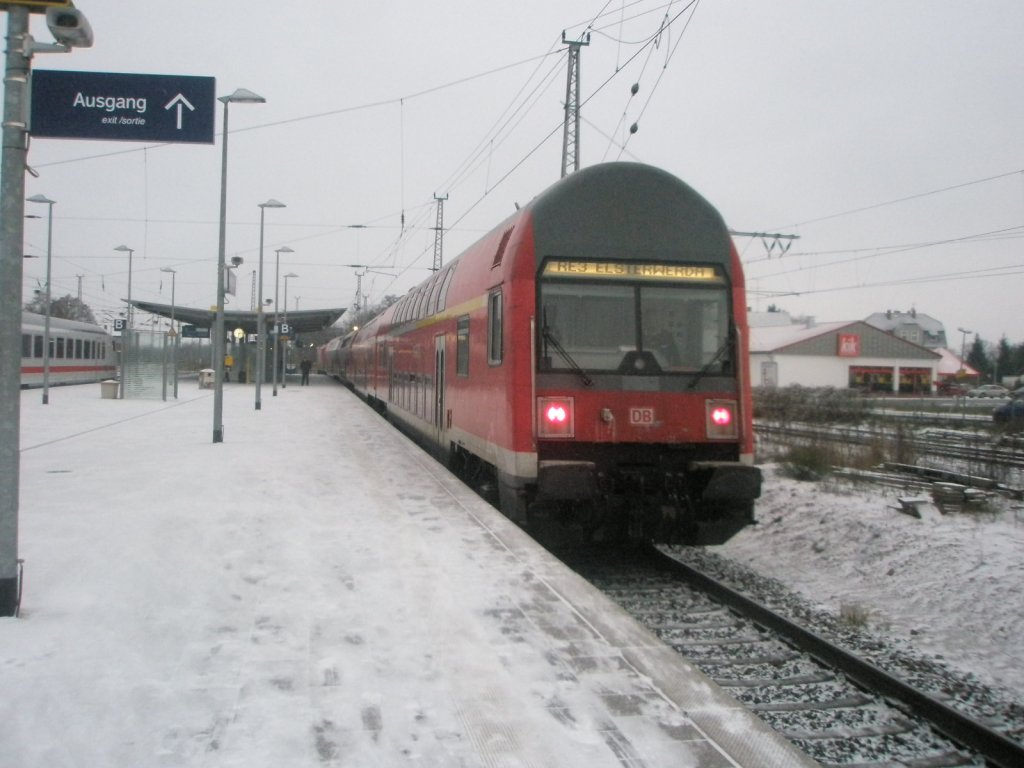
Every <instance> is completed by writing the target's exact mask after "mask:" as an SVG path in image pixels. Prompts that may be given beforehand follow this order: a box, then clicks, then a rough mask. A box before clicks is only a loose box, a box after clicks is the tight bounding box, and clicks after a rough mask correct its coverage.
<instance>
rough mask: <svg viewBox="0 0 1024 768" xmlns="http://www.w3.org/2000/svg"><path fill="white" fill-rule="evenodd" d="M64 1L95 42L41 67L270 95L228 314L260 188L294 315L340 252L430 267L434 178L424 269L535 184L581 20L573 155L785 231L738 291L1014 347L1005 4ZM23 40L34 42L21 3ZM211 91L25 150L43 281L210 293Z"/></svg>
mask: <svg viewBox="0 0 1024 768" xmlns="http://www.w3.org/2000/svg"><path fill="white" fill-rule="evenodd" d="M77 6H78V8H79V9H81V10H82V11H84V13H85V14H86V15H87V17H88V18H89V21H90V22H91V24H92V27H93V30H94V32H95V38H96V42H95V46H94V47H93V48H91V49H88V50H82V49H80V50H76V51H74V52H73V53H71V54H68V55H62V54H39V55H37V56H36V58H35V59H34V62H33V66H34V68H35V69H73V70H84V71H93V72H125V73H145V74H177V75H200V76H210V77H215V78H216V79H217V86H216V92H217V94H218V95H224V94H228V93H231V92H232V91H234V90H235V89H236V88H239V87H244V88H248V89H250V90H252V91H255V92H256V93H258V94H260V95H262V96H263V97H265V98H266V103H265V104H261V105H247V104H236V105H232V106H231V108H230V109H231V114H230V129H231V133H230V138H229V155H230V157H229V170H228V216H227V219H228V228H227V253H228V256H229V257H230V256H235V255H237V256H241V257H242V258H243V259H245V262H244V264H243V266H242V267H241V269H240V273H241V274H240V278H241V279H240V280H239V294H240V295H238V296H236V297H233V298H231V300H230V301H231V304H230V308H243V309H248V308H250V303H251V293H252V286H253V279H252V272H253V270H255V269H257V265H258V260H259V259H258V256H259V219H260V216H259V211H260V209H259V208H258V204H259V203H261V202H265V201H267V200H268V199H270V198H273V199H276V200H279V201H281V202H283V203H285V204H286V205H287V208H285V209H280V210H274V209H268V210H267V211H266V223H265V246H264V259H265V262H264V270H265V273H266V278H265V288H264V291H265V295H266V296H271V297H272V296H273V293H274V258H275V253H274V251H275V249H278V248H281V247H283V246H288V247H290V248H293V249H294V253H283V254H281V260H282V264H281V274H282V275H284V274H286V273H288V272H294V273H297V274H298V275H299V277H298V278H294V279H292V280H291V281H290V282H289V287H288V291H289V305H290V307H292V308H294V307H295V305H296V301H298V305H299V308H301V309H313V308H324V307H342V306H350V305H352V303H353V301H354V299H355V292H356V272H357V269H355V268H352V267H348V266H344V265H347V264H364V265H368V266H369V267H371V271H369V272H368V274H367V275H366V277H365V278H364V279H363V292H364V293H365V294H367V295H368V299H369V301H370V302H371V303H372V302H376V301H379V300H380V299H381V298H382V297H383V296H385V295H387V294H394V295H400V294H403V293H404V292H405V291H407V290H408V289H409V288H411V287H412V286H413V285H415V284H416V283H417V282H419V281H420V280H422V279H424V278H425V277H427V276H428V274H429V273H428V271H427V270H428V269H429V267H430V265H431V262H432V259H433V248H434V232H433V229H432V228H433V226H434V223H435V215H436V211H435V205H434V195H435V194H439V195H444V194H447V195H448V196H449V198H448V201H447V202H446V204H445V227H446V230H447V231H446V234H445V242H444V247H445V257H446V260H447V259H450V258H453V257H454V256H455V255H457V254H458V253H459V252H460V251H461V250H462V249H463V248H465V247H466V246H468V245H469V244H471V243H472V242H473V241H474V240H476V239H477V238H478V237H479V236H480V235H482V234H483V233H485V232H487V231H488V230H490V229H491V228H493V227H494V226H496V225H497V224H498V223H499V222H500V221H501V220H502V219H503V218H504V217H505V216H507V215H508V214H509V213H511V212H512V211H513V210H514V206H515V203H516V202H519V203H523V202H525V201H527V200H529V199H530V198H532V197H533V196H535V195H536V194H537V193H539V192H540V191H542V190H543V189H544V188H546V187H547V186H548V185H549V184H551V183H553V182H554V181H556V180H557V179H558V177H559V174H560V169H561V139H562V133H561V121H562V115H563V112H562V108H563V101H564V94H565V73H566V56H565V46H564V45H562V43H561V39H562V31H563V30H565V31H566V34H567V35H568V36H569V37H570V38H571V39H578V38H579V36H580V35H582V34H584V33H585V32H586V30H587V29H588V26H589V28H590V30H591V37H590V45H589V46H587V47H585V48H583V50H582V54H581V62H582V67H581V68H582V94H583V96H582V100H583V101H584V105H583V111H582V116H583V123H582V127H581V144H582V148H581V152H580V154H581V160H582V163H583V165H591V164H594V163H598V162H601V161H606V160H615V159H623V160H638V161H642V162H646V163H651V164H653V165H657V166H660V167H662V168H665V169H666V170H668V171H670V172H672V173H674V174H676V175H677V176H679V177H680V178H682V179H683V180H684V181H686V182H688V183H689V184H691V185H692V186H693V187H694V188H696V189H697V190H698V191H699V192H701V193H702V194H703V195H704V196H705V197H707V198H708V199H709V200H710V201H711V202H712V203H713V204H714V205H715V206H717V207H718V209H719V210H720V211H721V212H722V214H723V216H724V217H725V220H726V222H727V223H728V225H729V226H730V227H731V228H733V229H734V230H737V231H743V232H771V233H782V234H789V235H799V238H800V239H799V240H796V241H792V244H791V248H790V249H789V251H788V252H787V253H786V254H785V255H782V254H781V249H780V247H779V245H775V246H774V247H772V248H769V247H768V246H770V245H771V242H770V241H762V240H761V239H757V238H748V237H738V238H737V244H738V246H739V248H740V250H741V252H742V254H743V260H744V262H745V263H746V264H747V275H748V286H749V288H750V300H749V303H750V305H751V306H752V307H753V308H754V309H762V310H763V309H767V308H768V307H769V305H772V304H774V305H776V306H777V307H779V308H782V309H785V310H788V311H790V312H791V313H793V314H810V315H814V316H815V317H817V319H818V320H820V321H832V320H855V319H863V318H865V317H867V316H868V315H870V314H871V313H873V312H876V311H884V310H886V309H896V310H903V311H909V310H911V309H916V310H917V311H918V312H922V313H925V314H928V315H931V316H933V317H935V318H937V319H938V320H940V321H941V322H943V323H944V324H945V326H946V329H947V332H949V334H950V344H951V345H953V346H957V345H958V344H959V342H960V340H961V335H960V333H958V332H957V330H956V329H957V328H965V329H968V330H970V331H972V332H974V333H979V334H981V336H982V338H984V339H986V340H989V341H997V340H998V339H999V338H1000V337H1001V336H1003V335H1006V336H1007V337H1008V339H1009V340H1010V341H1011V342H1013V343H1020V342H1024V313H1022V312H1021V309H1020V304H1021V296H1022V295H1024V291H1022V288H1024V257H1022V254H1021V238H1022V235H1024V156H1022V155H1024V153H1022V151H1021V147H1022V138H1024V100H1022V99H1021V98H1020V83H1021V82H1024V54H1022V53H1021V39H1022V37H1024V4H1022V3H1020V1H1019V0H984V1H981V0H976V1H973V2H972V1H967V2H960V3H937V2H927V1H926V0H900V1H899V2H895V3H894V2H891V1H890V0H867V1H866V2H859V3H852V2H845V3H840V2H821V0H774V1H773V2H770V3H768V2H764V1H763V0H703V1H702V2H699V3H687V2H673V3H663V2H658V1H657V0H637V1H636V2H628V1H623V0H616V1H615V2H611V1H609V2H603V0H562V2H558V3H552V2H550V0H522V1H521V2H518V3H514V4H513V3H503V4H497V3H489V2H488V3H485V2H480V1H479V0H449V1H448V2H444V3H425V2H422V1H417V0H399V1H397V2H387V1H385V0H381V1H380V2H372V3H370V2H340V1H335V2H326V1H320V0H313V1H312V2H307V3H283V2H267V1H266V0H246V2H242V1H241V0H218V2H216V3H209V2H199V1H198V0H175V1H174V2H171V0H148V1H147V2H146V3H144V4H138V3H131V4H127V5H125V4H123V3H118V2H113V0H78V2H77ZM668 22H671V24H669V25H668V26H667V28H666V29H664V30H663V31H662V32H661V34H660V35H658V31H659V27H661V26H662V25H663V24H668ZM32 31H33V33H34V34H35V36H36V37H37V38H38V39H40V40H49V39H50V36H49V33H48V32H47V30H46V27H45V24H44V23H43V22H42V19H41V17H38V16H36V17H34V18H33V24H32ZM652 40H653V42H652ZM634 83H636V84H638V86H639V88H638V91H637V93H636V95H635V96H631V94H630V91H631V86H633V84H634ZM219 107H220V105H219V104H218V112H217V118H216V133H217V138H216V143H215V144H213V145H187V144H173V145H155V144H143V143H129V142H105V141H89V142H86V141H68V140H56V139H43V138H39V139H36V140H35V141H34V142H33V143H32V146H31V149H30V152H29V163H30V165H32V166H33V167H34V168H35V169H36V170H37V171H38V173H39V178H31V177H30V178H28V181H27V188H26V194H27V195H32V194H44V195H46V196H48V197H50V198H52V199H54V200H56V201H57V204H56V205H55V207H54V241H53V256H54V258H53V292H54V295H56V296H62V295H64V294H66V293H71V294H76V293H77V291H78V284H79V277H78V276H81V290H82V297H83V299H84V300H85V301H86V303H88V304H89V305H90V306H91V307H93V309H94V310H95V311H96V313H97V316H98V317H101V318H102V317H103V316H104V313H109V312H112V311H117V309H118V306H119V302H120V301H121V299H123V298H124V297H125V296H126V295H127V274H128V268H127V259H126V258H125V254H123V253H119V252H116V251H114V250H113V249H114V247H115V246H118V245H121V244H125V245H127V246H129V247H131V248H133V249H135V255H134V259H133V283H132V297H133V298H136V299H146V300H152V301H164V302H168V303H169V302H170V281H169V275H167V274H162V273H161V272H160V269H161V268H164V267H169V268H173V269H175V270H177V278H176V279H177V286H176V300H177V302H178V303H179V304H183V305H188V306H193V307H209V306H210V305H211V304H213V303H214V302H215V295H214V294H215V287H216V254H217V217H218V202H219V181H220V149H221V136H220V133H221V122H220V119H221V118H220V111H219ZM634 122H636V123H637V127H638V129H637V131H636V133H635V134H630V133H629V126H630V125H631V124H633V123H634ZM627 137H628V142H627V141H626V140H627ZM624 143H625V146H623V145H624ZM26 208H27V210H26V212H27V213H34V214H37V215H40V214H41V215H44V216H45V213H46V208H45V206H39V205H32V204H27V205H26ZM403 212H404V228H403ZM45 227H46V225H45V219H40V220H30V221H28V222H26V229H25V251H26V253H29V254H40V255H43V256H45V251H46V228H45ZM44 275H45V259H30V260H26V262H25V281H24V291H25V296H26V298H30V297H31V295H32V291H33V290H34V289H35V288H36V287H38V285H39V284H41V283H42V281H43V279H44ZM281 290H282V292H283V286H282V288H281ZM281 298H282V300H283V296H282V297H281Z"/></svg>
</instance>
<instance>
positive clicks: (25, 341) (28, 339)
mask: <svg viewBox="0 0 1024 768" xmlns="http://www.w3.org/2000/svg"><path fill="white" fill-rule="evenodd" d="M21 356H22V357H32V334H30V333H23V334H21Z"/></svg>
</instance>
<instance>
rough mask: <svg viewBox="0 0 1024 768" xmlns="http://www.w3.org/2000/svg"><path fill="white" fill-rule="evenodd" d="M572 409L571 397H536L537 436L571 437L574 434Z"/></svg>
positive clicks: (574, 419)
mask: <svg viewBox="0 0 1024 768" xmlns="http://www.w3.org/2000/svg"><path fill="white" fill-rule="evenodd" d="M574 410H575V408H574V403H573V398H571V397H538V398H537V436H538V437H573V436H574V435H575V434H576V418H575V413H574Z"/></svg>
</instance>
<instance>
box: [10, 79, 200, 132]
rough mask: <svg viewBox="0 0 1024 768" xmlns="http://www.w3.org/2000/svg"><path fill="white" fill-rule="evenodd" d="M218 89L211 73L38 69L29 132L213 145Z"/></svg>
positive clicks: (33, 91) (34, 80)
mask: <svg viewBox="0 0 1024 768" xmlns="http://www.w3.org/2000/svg"><path fill="white" fill-rule="evenodd" d="M215 89H216V80H215V78H212V77H193V76H189V75H138V74H124V73H113V72H72V71H57V70H45V69H43V70H36V71H35V72H33V73H32V97H31V98H32V113H31V114H32V116H31V122H30V124H29V133H31V134H32V135H33V136H34V137H37V138H51V139H106V140H109V141H155V142H167V143H186V144H188V143H191V144H212V143H213V124H214V114H215V110H214V106H215V104H214V102H215V101H216V97H215Z"/></svg>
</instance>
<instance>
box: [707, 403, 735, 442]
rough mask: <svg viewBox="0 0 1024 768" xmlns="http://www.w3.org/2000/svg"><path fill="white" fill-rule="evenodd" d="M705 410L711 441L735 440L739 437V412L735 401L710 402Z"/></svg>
mask: <svg viewBox="0 0 1024 768" xmlns="http://www.w3.org/2000/svg"><path fill="white" fill-rule="evenodd" d="M705 408H706V413H707V435H708V439H709V440H735V439H736V438H738V437H739V433H740V431H739V423H738V418H737V414H738V413H739V411H738V409H737V407H736V401H735V400H708V401H707V402H706V404H705Z"/></svg>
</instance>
